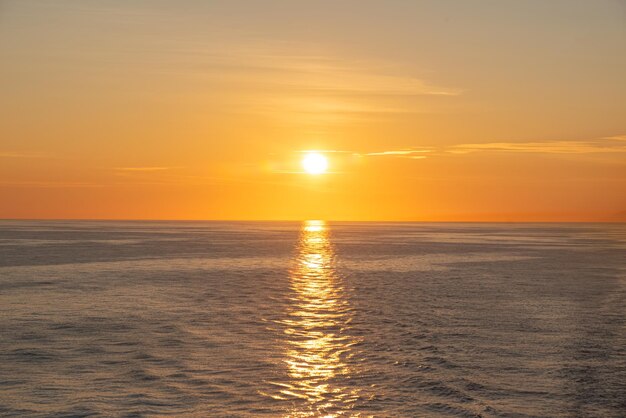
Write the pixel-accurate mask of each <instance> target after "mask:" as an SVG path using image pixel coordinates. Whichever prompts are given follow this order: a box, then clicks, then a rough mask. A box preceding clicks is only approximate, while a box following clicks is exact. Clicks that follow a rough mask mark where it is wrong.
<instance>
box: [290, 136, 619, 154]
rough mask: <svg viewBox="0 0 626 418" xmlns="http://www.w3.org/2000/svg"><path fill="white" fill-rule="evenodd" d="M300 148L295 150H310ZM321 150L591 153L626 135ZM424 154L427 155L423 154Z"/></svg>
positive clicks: (610, 149)
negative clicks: (400, 147) (540, 140)
mask: <svg viewBox="0 0 626 418" xmlns="http://www.w3.org/2000/svg"><path fill="white" fill-rule="evenodd" d="M313 151H314V150H303V151H298V152H313ZM315 152H321V153H331V152H332V153H346V154H352V155H355V156H360V157H394V158H409V159H413V160H422V159H425V158H428V157H430V156H445V155H464V154H470V153H476V152H508V153H511V152H515V153H543V154H594V153H623V152H626V135H616V136H609V137H603V138H597V139H592V140H585V141H543V142H539V141H533V142H486V143H473V144H457V145H450V146H446V147H440V148H435V147H416V148H403V149H392V150H385V151H374V152H357V151H346V150H315ZM424 154H427V155H424Z"/></svg>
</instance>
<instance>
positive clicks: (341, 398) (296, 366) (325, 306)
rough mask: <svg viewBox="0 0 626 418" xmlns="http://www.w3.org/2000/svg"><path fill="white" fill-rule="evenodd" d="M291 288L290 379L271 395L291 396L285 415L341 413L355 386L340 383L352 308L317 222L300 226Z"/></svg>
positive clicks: (346, 373) (346, 372)
mask: <svg viewBox="0 0 626 418" xmlns="http://www.w3.org/2000/svg"><path fill="white" fill-rule="evenodd" d="M290 287H291V290H292V291H293V295H292V298H291V303H290V305H289V308H288V312H287V318H286V319H285V320H283V321H281V323H282V325H283V326H284V328H283V332H284V333H285V335H286V348H285V354H284V363H285V364H286V366H287V372H288V375H289V378H290V380H289V381H288V382H284V383H279V382H273V383H274V384H275V385H278V386H279V390H278V394H276V395H273V396H272V397H274V398H275V399H282V400H290V399H291V400H296V402H294V403H293V405H294V408H293V410H292V411H290V412H289V416H293V417H300V416H326V417H334V416H339V415H342V414H343V413H346V412H348V411H349V410H350V408H351V406H352V405H353V404H354V402H355V401H356V400H357V399H358V396H359V394H358V391H357V390H356V389H355V388H349V387H346V386H345V385H342V384H341V383H340V382H341V381H345V380H346V379H349V378H350V376H351V375H353V374H354V372H355V371H354V370H352V368H351V367H350V366H349V364H348V361H349V360H350V358H351V357H352V356H353V353H352V350H351V347H352V346H353V345H354V344H355V343H356V342H357V340H356V339H355V338H354V337H350V336H348V335H346V332H345V331H346V330H347V328H348V326H349V322H350V311H351V307H350V304H349V302H348V300H347V298H346V295H345V292H344V289H343V287H342V284H341V280H340V279H339V277H338V276H337V275H336V272H335V255H334V252H333V247H332V244H331V242H330V239H329V231H328V228H327V226H326V224H325V223H324V222H322V221H307V222H305V223H304V225H303V227H302V230H301V231H300V238H299V243H298V252H297V256H296V259H295V266H294V268H293V269H292V271H291V274H290Z"/></svg>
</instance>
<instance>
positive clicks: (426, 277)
mask: <svg viewBox="0 0 626 418" xmlns="http://www.w3.org/2000/svg"><path fill="white" fill-rule="evenodd" d="M625 253H626V225H624V224H622V225H599V224H598V225H591V224H588V225H565V224H547V225H546V224H534V225H533V224H524V225H511V224H508V225H507V224H357V223H353V224H334V223H333V224H323V223H316V222H309V223H305V224H296V223H217V222H206V223H201V222H197V223H193V222H17V221H16V222H13V221H3V222H0V415H2V416H50V415H52V416H67V415H74V416H80V415H90V414H93V415H102V416H124V415H128V416H144V415H159V416H161V415H168V414H169V415H187V416H216V417H221V416H259V415H267V416H293V417H300V416H329V417H333V416H342V415H343V416H385V417H387V416H399V417H412V416H485V417H490V416H516V417H525V416H576V417H578V416H597V417H611V416H613V417H618V416H622V417H623V416H625V415H626V257H625Z"/></svg>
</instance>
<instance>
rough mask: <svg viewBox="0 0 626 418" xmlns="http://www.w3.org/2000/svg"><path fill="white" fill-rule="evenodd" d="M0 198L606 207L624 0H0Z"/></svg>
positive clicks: (317, 210)
mask: <svg viewBox="0 0 626 418" xmlns="http://www.w3.org/2000/svg"><path fill="white" fill-rule="evenodd" d="M310 150H315V151H316V152H318V153H319V154H321V155H323V156H325V157H326V158H327V160H328V168H327V171H326V172H325V173H322V174H319V175H312V174H309V173H307V172H306V171H305V170H304V169H303V167H302V165H301V160H302V159H303V158H304V157H305V156H306V155H307V154H306V151H310ZM0 218H75V219H76V218H90V219H100V218H102V219H268V220H269V219H272V220H274V219H275V220H278V219H284V220H299V219H327V220H390V221H404V220H416V221H419V220H423V221H509V220H510V221H619V220H621V221H624V220H626V2H624V1H617V0H613V1H608V0H607V1H602V0H597V1H575V0H562V1H557V0H550V1H545V0H540V1H539V0H538V1H502V0H497V1H496V0H494V1H445V0H444V1H441V0H437V1H409V0H406V1H390V0H384V1H383V0H380V1H364V0H358V1H357V0H354V1H337V0H333V1H309V2H304V1H233V0H227V1H226V0H225V1H180V0H179V1H141V0H135V1H127V0H124V1H122V0H120V1H82V0H76V1H31V0H15V1H6V0H5V1H2V0H0Z"/></svg>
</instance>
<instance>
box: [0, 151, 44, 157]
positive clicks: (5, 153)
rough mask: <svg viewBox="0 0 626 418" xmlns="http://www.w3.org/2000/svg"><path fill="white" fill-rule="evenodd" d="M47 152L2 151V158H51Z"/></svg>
mask: <svg viewBox="0 0 626 418" xmlns="http://www.w3.org/2000/svg"><path fill="white" fill-rule="evenodd" d="M49 157H50V156H49V155H45V154H29V153H22V152H10V151H0V158H49Z"/></svg>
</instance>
